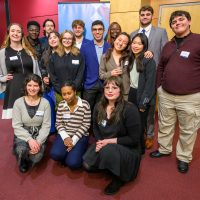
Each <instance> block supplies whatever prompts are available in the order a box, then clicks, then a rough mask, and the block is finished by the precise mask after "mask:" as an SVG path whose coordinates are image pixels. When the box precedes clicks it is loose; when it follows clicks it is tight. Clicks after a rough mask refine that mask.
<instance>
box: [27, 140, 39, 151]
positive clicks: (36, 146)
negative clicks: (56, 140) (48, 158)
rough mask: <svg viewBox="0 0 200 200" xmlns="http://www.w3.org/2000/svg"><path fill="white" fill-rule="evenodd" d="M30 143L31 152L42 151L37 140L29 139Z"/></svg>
mask: <svg viewBox="0 0 200 200" xmlns="http://www.w3.org/2000/svg"><path fill="white" fill-rule="evenodd" d="M28 144H29V148H30V151H29V153H30V154H37V153H38V152H39V151H40V146H41V145H40V143H39V142H37V141H36V140H34V139H30V140H29V141H28Z"/></svg>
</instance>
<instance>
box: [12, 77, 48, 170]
mask: <svg viewBox="0 0 200 200" xmlns="http://www.w3.org/2000/svg"><path fill="white" fill-rule="evenodd" d="M24 93H25V96H23V97H20V98H19V99H17V100H16V101H15V103H14V106H13V118H12V126H13V128H14V146H13V152H14V154H15V155H16V158H17V161H18V164H19V170H20V172H22V173H24V172H27V171H28V168H29V164H32V166H34V165H35V164H36V163H38V162H39V161H40V160H41V159H42V157H43V155H44V151H45V148H46V139H47V136H48V135H49V131H50V126H51V111H50V106H49V103H48V101H47V100H46V99H44V98H42V80H41V78H40V77H39V76H38V75H36V74H30V75H28V76H27V77H26V78H25V81H24Z"/></svg>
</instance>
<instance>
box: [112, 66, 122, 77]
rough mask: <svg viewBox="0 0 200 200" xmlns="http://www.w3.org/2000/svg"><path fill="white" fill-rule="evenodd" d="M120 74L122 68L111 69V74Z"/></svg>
mask: <svg viewBox="0 0 200 200" xmlns="http://www.w3.org/2000/svg"><path fill="white" fill-rule="evenodd" d="M121 74H122V69H121V68H120V67H118V68H116V69H113V70H112V71H111V76H119V75H121Z"/></svg>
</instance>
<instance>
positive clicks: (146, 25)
mask: <svg viewBox="0 0 200 200" xmlns="http://www.w3.org/2000/svg"><path fill="white" fill-rule="evenodd" d="M153 13H154V10H153V8H152V7H151V6H143V7H141V8H140V10H139V19H140V28H139V29H137V30H136V31H134V32H132V33H131V38H133V37H134V36H135V35H136V34H137V33H144V34H145V35H146V36H147V37H148V43H149V44H148V45H149V47H148V50H149V51H151V52H153V57H154V60H155V61H156V66H157V65H158V62H159V58H160V54H161V51H162V48H163V46H164V45H165V44H166V42H167V41H168V37H167V32H166V30H165V29H163V28H159V27H154V26H153V25H152V18H153ZM154 114H155V106H151V107H150V109H149V114H148V120H147V131H146V133H147V139H146V142H145V146H146V148H147V149H150V148H151V147H152V146H153V135H154Z"/></svg>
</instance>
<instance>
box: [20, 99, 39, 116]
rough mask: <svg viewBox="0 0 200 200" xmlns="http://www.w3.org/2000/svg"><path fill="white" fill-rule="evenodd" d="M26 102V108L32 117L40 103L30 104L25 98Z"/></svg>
mask: <svg viewBox="0 0 200 200" xmlns="http://www.w3.org/2000/svg"><path fill="white" fill-rule="evenodd" d="M24 103H25V105H26V109H27V111H28V114H29V116H30V118H33V117H34V116H35V114H36V112H37V110H38V107H39V105H40V104H39V103H38V105H36V106H30V105H28V104H27V103H26V101H25V99H24Z"/></svg>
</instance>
